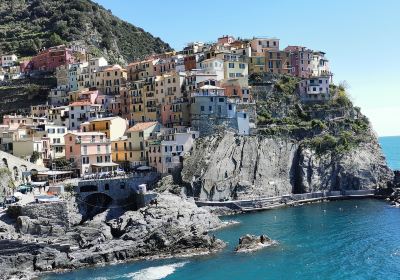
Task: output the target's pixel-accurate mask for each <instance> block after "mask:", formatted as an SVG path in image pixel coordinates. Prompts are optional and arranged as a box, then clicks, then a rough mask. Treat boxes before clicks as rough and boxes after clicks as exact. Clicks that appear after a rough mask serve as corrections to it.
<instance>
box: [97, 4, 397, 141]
mask: <svg viewBox="0 0 400 280" xmlns="http://www.w3.org/2000/svg"><path fill="white" fill-rule="evenodd" d="M96 2H97V3H99V4H101V5H102V6H104V7H105V8H107V9H110V10H111V11H112V12H113V14H114V15H116V16H118V17H120V18H122V19H124V20H126V21H128V22H130V23H132V24H134V25H136V26H139V27H142V28H143V29H145V30H146V31H148V32H150V33H152V34H153V35H155V36H158V37H160V38H161V39H163V40H164V41H165V42H168V43H169V44H170V45H171V46H172V47H173V48H175V49H177V50H179V49H181V48H182V47H183V46H184V45H185V43H187V42H190V41H205V42H207V41H215V40H216V38H217V37H218V36H220V35H223V34H229V35H233V36H236V37H238V36H239V37H253V36H273V37H278V38H280V39H281V47H285V46H286V45H288V44H291V45H303V46H306V47H309V48H311V49H314V50H323V51H325V52H326V53H327V56H328V58H329V59H330V64H331V69H332V71H333V72H334V74H335V76H334V81H335V82H339V81H343V80H346V81H347V82H348V84H349V85H350V89H349V92H350V94H351V97H352V100H353V101H354V103H355V104H356V105H357V106H360V107H361V108H362V112H363V113H364V114H366V115H367V116H368V117H369V118H370V120H371V122H372V124H373V127H374V129H375V130H376V131H377V132H378V134H379V135H380V136H384V135H400V1H398V0H380V1H373V0H334V1H321V0H303V1H301V0H286V1H284V3H283V2H282V1H271V0H270V1H267V0H251V1H240V0H230V1H228V0H202V1H187V0H186V1H183V0H170V1H164V0H159V1H157V0H153V1H132V0H96Z"/></svg>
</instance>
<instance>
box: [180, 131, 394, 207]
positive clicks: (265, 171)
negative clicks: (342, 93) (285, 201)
mask: <svg viewBox="0 0 400 280" xmlns="http://www.w3.org/2000/svg"><path fill="white" fill-rule="evenodd" d="M182 178H183V181H184V182H186V185H187V188H188V190H189V192H192V193H193V195H194V196H195V197H199V198H200V199H207V200H217V201H218V200H227V199H248V198H255V197H260V196H279V195H285V194H290V193H304V192H314V191H329V190H360V189H374V188H379V187H381V188H385V187H386V186H387V184H388V182H391V181H392V179H393V173H392V171H391V170H390V169H389V168H388V167H387V165H386V162H385V158H384V156H383V155H382V152H381V150H380V147H379V144H378V143H377V142H376V141H372V142H370V143H364V144H360V145H359V146H358V147H355V148H353V149H351V150H350V151H348V152H346V153H343V154H335V153H329V154H325V155H319V154H317V153H316V152H315V151H314V150H313V149H311V148H308V147H305V146H304V145H301V141H300V142H299V141H295V140H288V139H287V138H280V137H275V138H270V137H266V136H260V135H258V136H236V135H234V134H232V133H226V134H224V135H218V136H210V137H206V138H203V139H201V140H199V141H198V142H197V143H196V145H195V148H194V150H193V152H192V154H191V155H190V156H189V157H188V158H186V159H185V161H184V168H183V171H182Z"/></svg>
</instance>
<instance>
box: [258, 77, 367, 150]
mask: <svg viewBox="0 0 400 280" xmlns="http://www.w3.org/2000/svg"><path fill="white" fill-rule="evenodd" d="M252 79H253V81H254V83H255V84H256V85H255V86H254V85H253V87H258V86H260V88H261V89H262V90H264V91H268V89H269V88H268V87H267V86H265V84H268V83H270V84H272V86H271V88H272V89H270V90H269V92H263V93H261V94H259V96H262V97H263V98H261V100H260V99H259V100H258V102H257V126H258V132H259V134H261V135H265V136H279V137H286V138H291V139H294V140H297V141H299V142H300V143H302V145H304V146H307V147H309V148H311V149H313V150H315V151H316V152H317V154H319V155H323V154H327V153H331V154H342V153H345V152H347V151H349V150H351V149H352V148H354V147H356V146H357V145H359V144H360V143H366V142H368V141H370V139H371V135H370V125H369V121H368V119H367V118H366V117H365V116H363V115H362V114H361V112H360V109H359V108H356V107H353V104H352V102H351V101H350V98H349V96H348V94H347V92H346V88H347V86H346V84H344V83H343V84H340V85H338V86H336V85H331V92H332V93H333V94H334V98H333V99H332V100H331V101H330V102H327V103H309V104H302V103H301V102H300V100H299V97H298V96H297V94H296V86H297V83H298V82H299V80H298V79H297V78H294V77H289V76H280V77H278V76H276V75H272V76H270V80H267V81H266V79H265V76H264V77H263V76H262V75H258V76H254V77H253V78H252ZM258 90H259V89H258Z"/></svg>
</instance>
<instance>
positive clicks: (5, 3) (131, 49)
mask: <svg viewBox="0 0 400 280" xmlns="http://www.w3.org/2000/svg"><path fill="white" fill-rule="evenodd" d="M71 41H81V42H84V43H86V44H88V45H89V46H90V52H91V53H93V54H94V55H100V54H101V55H104V56H105V57H107V58H108V59H109V60H110V61H111V62H116V61H119V62H129V61H132V60H134V59H136V58H141V57H143V56H146V55H149V54H152V53H161V52H164V51H168V50H171V47H170V46H169V45H168V44H167V43H165V42H163V41H162V40H161V39H160V38H158V37H153V36H152V35H151V34H150V33H148V32H146V31H144V30H143V29H141V28H139V27H136V26H133V25H132V24H130V23H128V22H125V21H122V20H120V19H119V18H117V17H115V16H113V15H112V13H111V11H109V10H105V9H104V8H103V7H102V6H100V5H98V4H96V3H94V2H92V1H90V0H0V54H1V53H16V54H17V55H18V56H19V57H24V56H31V55H34V54H36V53H37V51H38V50H39V49H40V48H42V47H49V46H53V45H59V44H61V43H65V42H71Z"/></svg>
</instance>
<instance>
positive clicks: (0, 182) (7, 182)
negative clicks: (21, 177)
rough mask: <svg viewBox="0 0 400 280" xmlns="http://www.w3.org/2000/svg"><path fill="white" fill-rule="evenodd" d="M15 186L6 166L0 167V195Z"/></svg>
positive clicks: (13, 188)
mask: <svg viewBox="0 0 400 280" xmlns="http://www.w3.org/2000/svg"><path fill="white" fill-rule="evenodd" d="M16 188H17V186H16V184H15V181H14V180H13V178H12V173H11V171H10V170H9V169H8V168H6V167H2V168H0V189H1V190H0V195H3V194H5V193H6V192H7V191H8V190H12V191H14V190H15V189H16Z"/></svg>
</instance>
